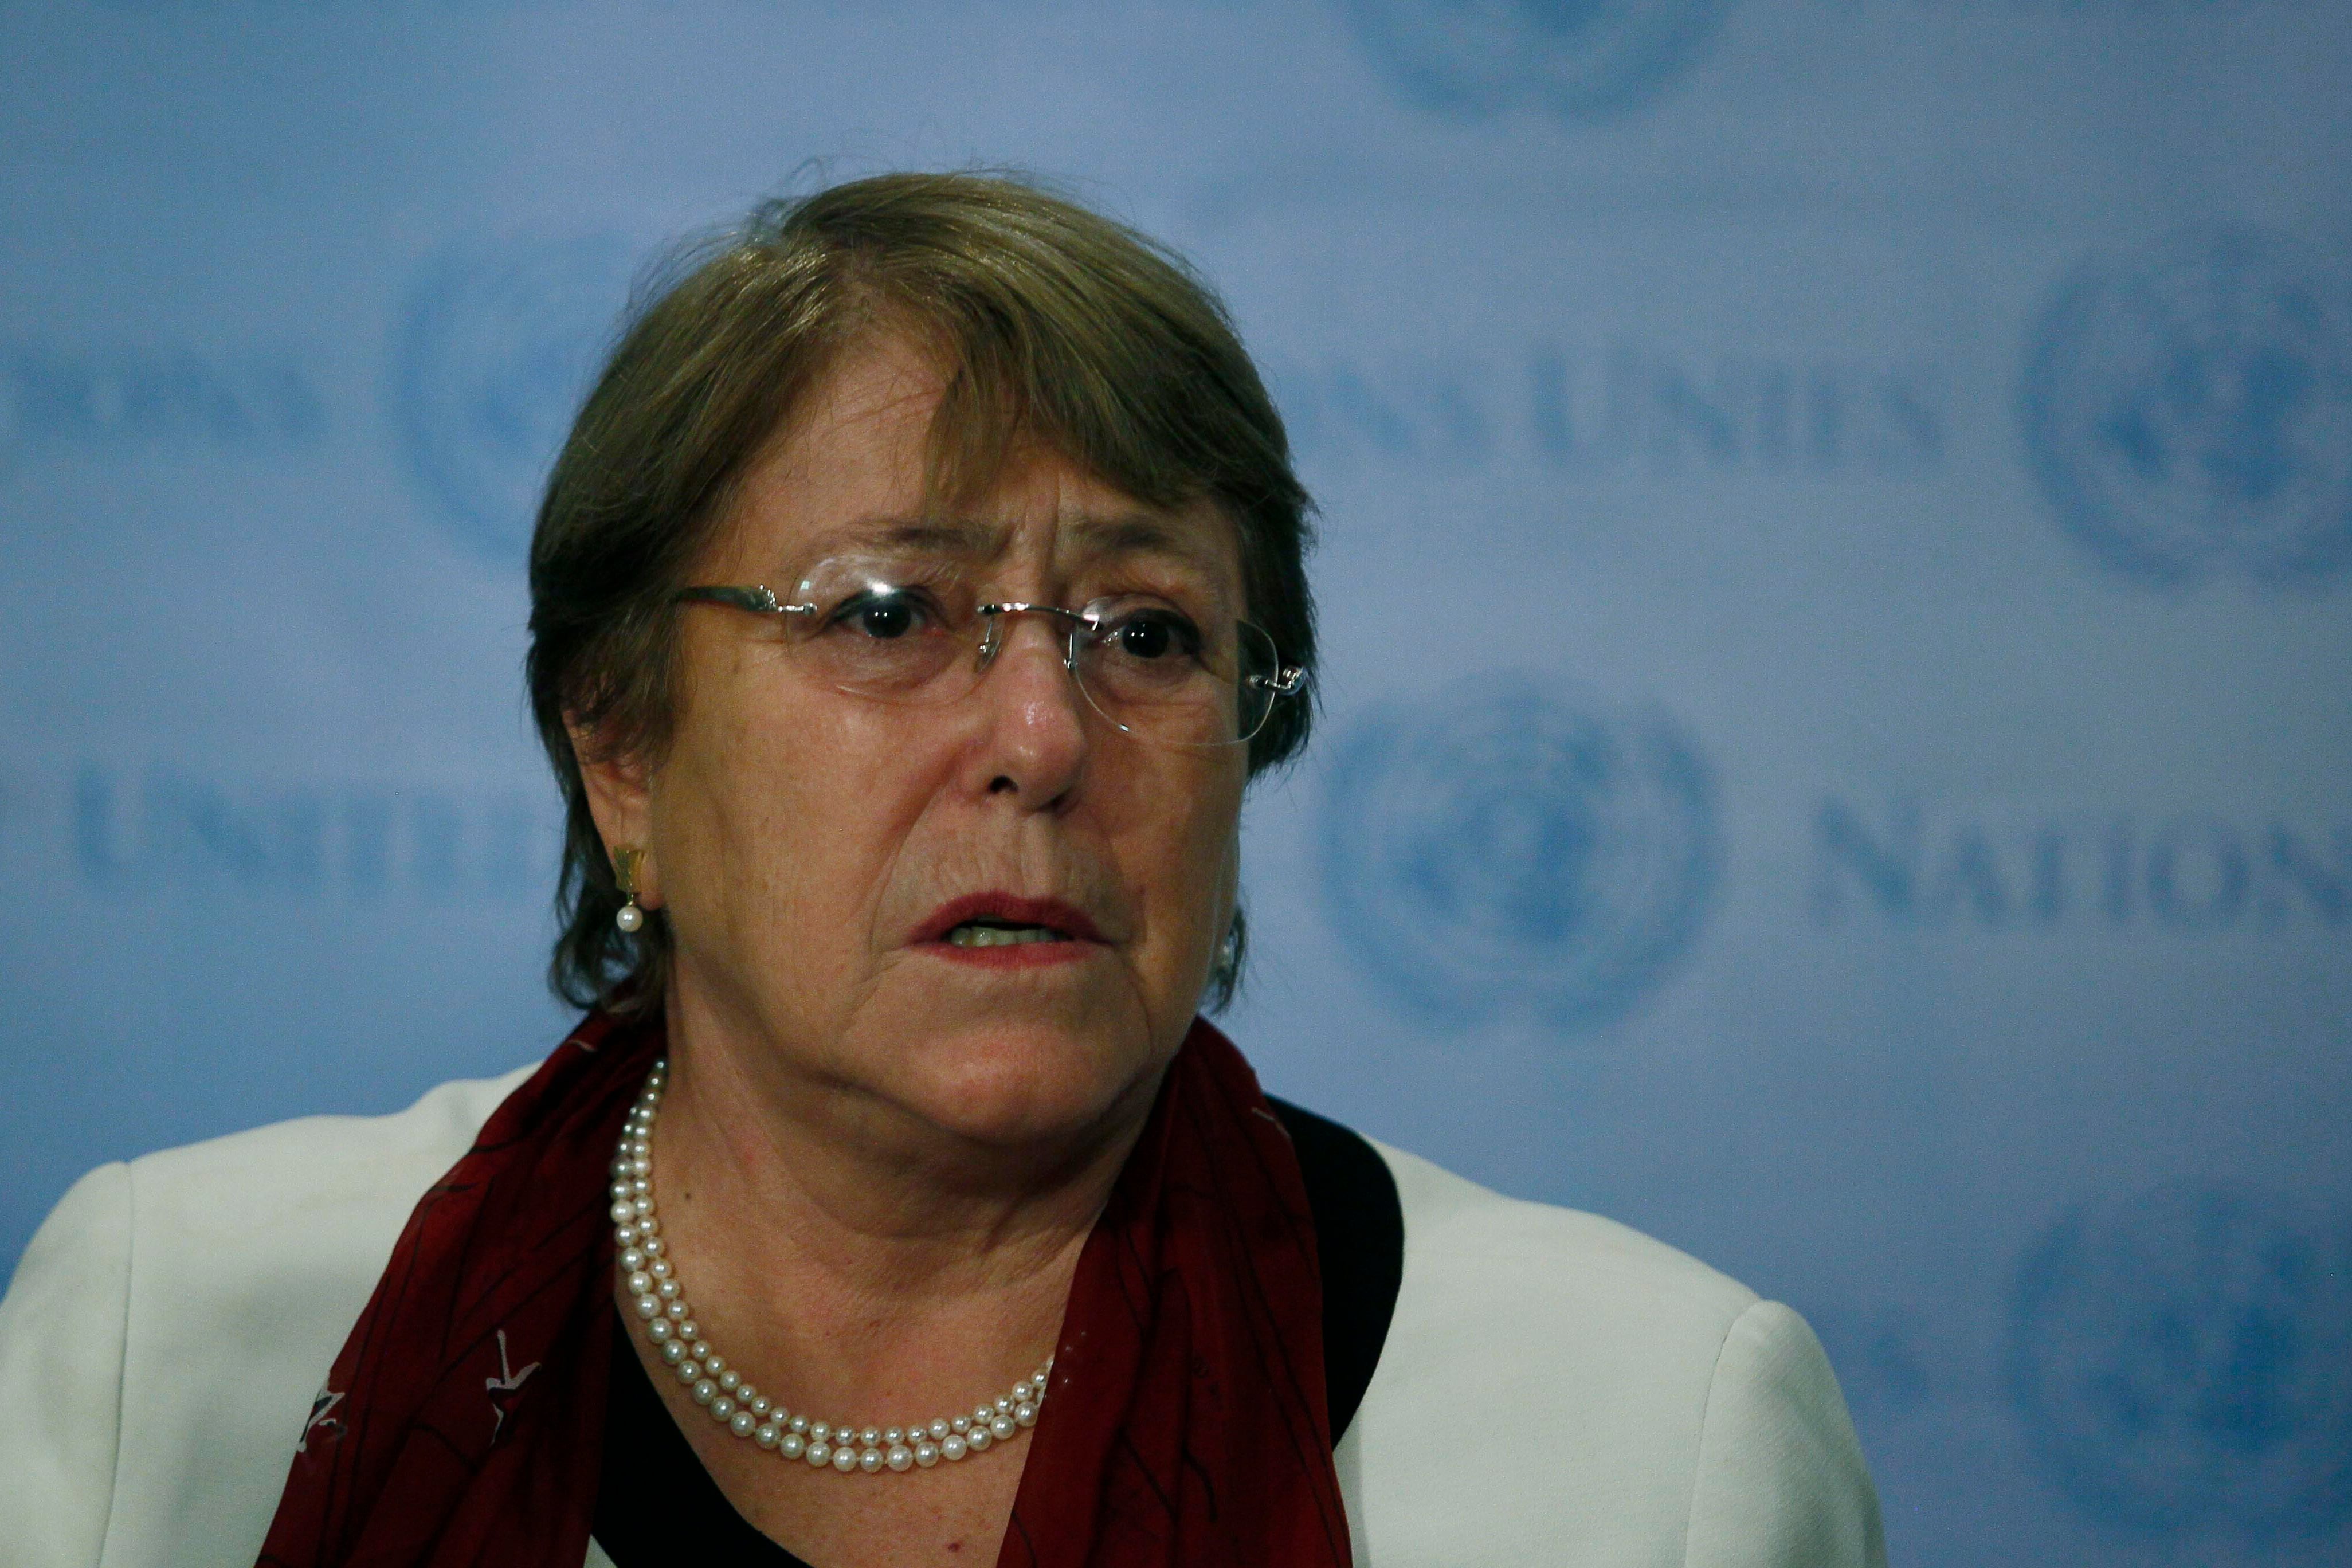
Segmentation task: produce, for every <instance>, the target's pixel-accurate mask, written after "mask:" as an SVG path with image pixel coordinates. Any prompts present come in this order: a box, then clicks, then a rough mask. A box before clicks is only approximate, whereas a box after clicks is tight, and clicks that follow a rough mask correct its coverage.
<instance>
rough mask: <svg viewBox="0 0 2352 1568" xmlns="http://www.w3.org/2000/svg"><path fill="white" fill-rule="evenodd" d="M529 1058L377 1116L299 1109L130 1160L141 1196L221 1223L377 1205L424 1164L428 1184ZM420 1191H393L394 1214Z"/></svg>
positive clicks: (510, 1088)
mask: <svg viewBox="0 0 2352 1568" xmlns="http://www.w3.org/2000/svg"><path fill="white" fill-rule="evenodd" d="M536 1068H537V1064H536V1063H534V1064H531V1065H530V1066H526V1067H521V1068H516V1069H515V1070H514V1071H512V1072H509V1073H504V1074H501V1075H500V1076H499V1077H497V1078H484V1079H455V1080H453V1081H451V1082H448V1083H445V1084H441V1085H438V1086H437V1087H436V1088H434V1089H427V1090H426V1091H425V1093H424V1094H423V1095H421V1096H420V1097H418V1099H417V1100H415V1102H414V1103H412V1104H411V1105H409V1106H408V1107H407V1108H406V1109H405V1110H396V1111H394V1112H392V1113H390V1114H389V1115H383V1116H304V1117H299V1118H297V1119H295V1120H293V1121H278V1122H272V1123H271V1124H269V1125H268V1126H266V1127H256V1128H253V1129H250V1130H249V1131H244V1132H232V1133H230V1134H228V1135H227V1136H226V1137H221V1138H210V1139H206V1140H205V1141H204V1142H200V1143H187V1144H183V1145H181V1146H180V1147H178V1148H176V1149H164V1150H161V1151H159V1152H155V1153H152V1154H146V1155H142V1156H141V1157H140V1158H139V1159H137V1160H134V1161H132V1162H131V1180H132V1182H133V1183H134V1184H135V1185H136V1186H137V1188H138V1189H139V1192H140V1195H141V1197H142V1200H144V1201H143V1202H142V1210H144V1209H146V1208H147V1207H148V1206H149V1205H159V1204H160V1205H163V1206H164V1207H165V1208H167V1209H168V1208H172V1207H176V1206H177V1205H176V1204H175V1203H174V1198H175V1195H178V1196H184V1199H185V1201H186V1202H188V1203H189V1204H191V1205H199V1206H202V1207H204V1208H205V1209H207V1210H209V1211H211V1212H212V1213H213V1215H215V1223H217V1224H218V1225H220V1226H228V1227H235V1226H251V1225H256V1224H258V1225H262V1226H275V1225H277V1224H278V1223H279V1222H281V1221H283V1220H285V1219H289V1218H296V1217H299V1215H302V1214H304V1213H307V1212H310V1211H313V1210H317V1209H320V1207H321V1206H331V1205H342V1204H354V1203H356V1204H360V1205H381V1204H382V1203H383V1202H385V1201H386V1199H387V1198H389V1197H391V1196H392V1195H393V1194H394V1192H396V1191H398V1190H400V1189H402V1188H404V1187H405V1185H406V1183H405V1182H404V1181H402V1180H401V1178H404V1177H407V1176H410V1175H412V1174H413V1173H415V1172H417V1171H420V1170H425V1168H426V1167H430V1170H429V1171H428V1172H427V1173H426V1175H425V1181H426V1182H427V1183H429V1182H430V1181H431V1179H432V1178H433V1177H434V1176H437V1175H439V1174H440V1173H442V1172H444V1171H446V1170H447V1169H448V1168H449V1167H450V1166H451V1165H453V1164H455V1163H457V1159H458V1157H459V1156H460V1155H462V1154H464V1153H465V1152H466V1151H467V1149H468V1148H470V1147H471V1146H472V1144H473V1141H474V1137H475V1135H476V1134H477V1133H478V1132H479V1131H481V1127H482V1123H483V1122H485V1121H488V1120H489V1117H490V1112H492V1111H493V1110H497V1109H498V1108H499V1103H500V1102H501V1101H503V1100H505V1099H506V1098H507V1096H508V1095H509V1094H511V1093H513V1092H514V1090H515V1088H516V1087H517V1086H518V1085H519V1084H520V1083H521V1082H522V1081H523V1079H526V1078H528V1077H530V1074H531V1073H532V1072H533V1071H534V1070H536ZM423 1192H424V1188H423V1186H418V1187H416V1188H415V1191H413V1192H408V1193H407V1194H406V1196H405V1197H404V1198H403V1199H401V1219H402V1221H403V1222H404V1223H405V1221H406V1219H407V1217H408V1208H409V1206H410V1205H414V1204H415V1201H416V1199H417V1197H418V1196H420V1195H421V1194H423Z"/></svg>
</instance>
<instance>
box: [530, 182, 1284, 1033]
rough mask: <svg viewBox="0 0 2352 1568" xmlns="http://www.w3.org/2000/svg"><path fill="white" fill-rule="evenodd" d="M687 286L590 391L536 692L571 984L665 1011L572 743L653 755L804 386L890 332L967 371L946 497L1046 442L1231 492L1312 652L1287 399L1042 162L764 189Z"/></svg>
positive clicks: (1185, 283)
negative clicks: (702, 617) (629, 920)
mask: <svg viewBox="0 0 2352 1568" xmlns="http://www.w3.org/2000/svg"><path fill="white" fill-rule="evenodd" d="M667 279H668V281H667V282H666V283H663V284H660V285H658V286H656V287H655V288H654V289H650V290H648V291H647V295H646V299H645V300H644V301H643V302H642V303H641V304H640V305H639V306H638V307H637V308H636V309H635V310H634V312H633V314H632V317H631V319H630V321H629V322H628V323H627V325H626V327H625V331H623V333H622V335H621V339H620V342H619V343H618V346H617V347H615V349H614V352H613V355H612V358H611V360H610V361H609V362H608V363H606V365H605V366H604V373H603V374H602V375H601V376H599V377H598V379H597V382H596V384H595V387H594V389H593V391H591V392H590V393H589V395H588V399H587V402H586V404H585V405H583V407H582V409H581V411H580V416H579V418H578V420H577V421H575V422H574V424H573V425H572V433H571V436H570V437H569V438H568V439H567V440H566V441H565V443H564V446H563V450H562V454H561V455H560V456H559V457H558V458H557V459H556V462H555V468H554V471H553V473H552V474H551V477H550V479H549V481H548V487H547V495H546V498H545V500H543V501H542V503H541V507H540V511H539V523H538V528H537V531H536V532H535V533H534V534H533V536H532V539H531V549H530V599H531V614H530V633H531V646H530V657H529V659H528V662H527V671H528V679H529V684H530V700H531V710H532V713H533V715H534V717H535V718H536V719H537V721H538V724H539V731H540V738H541V742H543V743H544V744H545V746H546V747H547V753H548V757H549V760H550V761H551V763H553V764H554V768H555V774H556V779H557V782H558V784H560V785H561V787H562V794H563V803H564V813H565V819H564V844H563V867H562V877H561V879H559V881H558V884H557V889H556V914H557V918H558V921H559V922H560V924H561V925H562V933H561V934H560V935H559V936H558V937H557V939H556V943H555V955H554V961H553V963H552V964H551V969H550V975H549V978H550V982H551V984H552V985H553V987H554V989H555V991H556V994H558V995H560V996H562V997H563V998H565V999H566V1000H568V1001H570V1002H572V1003H573V1004H575V1005H581V1006H592V1005H605V1006H618V1007H620V1008H623V1009H625V1010H627V1011H633V1012H634V1011H646V1010H650V1009H652V1008H655V1007H656V1006H658V1005H659V1004H660V1002H661V1000H662V997H663V994H664V992H665V991H666V989H667V983H668V977H669V961H670V933H669V928H668V923H667V921H666V920H664V919H663V918H662V917H661V916H660V914H659V913H658V911H654V912H650V913H649V915H648V918H647V919H646V922H645V924H644V926H643V927H642V928H641V929H640V931H638V933H637V934H636V935H635V937H634V938H632V937H627V936H625V935H623V934H622V933H621V932H620V931H619V930H618V929H617V928H616V927H615V926H614V919H613V917H614V913H615V912H616V911H617V910H619V909H620V908H621V905H622V904H623V902H624V901H625V900H624V899H623V897H622V894H621V892H620V889H619V888H618V887H617V886H616V885H615V883H614V875H613V867H612V863H611V861H610V860H609V859H608V858H607V857H606V855H605V851H604V841H603V839H602V838H601V837H600V836H599V835H598V833H597V831H596V824H595V821H594V818H593V816H591V815H590V812H589V808H588V795H587V791H586V788H585V786H584V785H583V782H582V777H581V770H580V761H579V758H578V757H577V756H576V755H575V754H574V752H573V736H574V734H575V733H584V734H593V735H594V736H596V737H597V738H598V739H597V744H598V746H599V747H600V748H601V749H604V750H605V751H606V752H608V753H609V754H616V755H626V754H632V753H635V754H642V755H656V756H657V755H658V754H659V752H660V750H661V748H662V747H663V745H664V744H666V743H667V739H668V725H669V722H670V719H671V715H672V712H673V702H674V699H675V692H676V680H675V677H676V668H675V664H676V658H677V651H676V650H677V609H676V607H675V605H674V604H673V597H674V595H676V593H677V590H678V589H679V588H680V587H682V586H684V585H685V580H686V579H685V574H686V573H687V571H688V569H689V568H690V566H691V564H692V563H694V562H695V561H696V560H697V559H698V558H699V556H700V555H701V553H702V552H703V550H704V548H705V546H706V545H707V543H708V542H709V535H710V533H711V531H712V530H713V529H714V528H715V527H717V526H718V524H719V521H720V520H722V519H723V518H724V517H725V516H726V515H727V513H728V511H729V510H730V502H731V500H732V496H733V489H734V484H735V481H736V480H737V479H738V478H739V477H740V475H741V473H742V472H743V470H744V469H745V468H746V467H747V466H748V465H749V463H750V462H751V459H752V458H753V457H754V456H755V455H756V454H757V453H759V452H760V451H761V449H762V448H763V447H766V446H767V445H768V444H769V443H770V442H771V441H772V440H773V439H774V438H775V437H777V436H778V434H779V433H780V432H781V431H782V429H783V428H784V427H785V426H786V424H787V422H788V421H789V420H790V419H791V417H792V416H793V411H794V408H795V405H796V404H797V402H798V400H799V398H800V397H801V395H803V393H804V392H806V391H807V390H808V389H809V388H810V387H811V386H812V385H813V384H814V383H815V382H816V381H817V380H818V379H819V378H820V377H821V376H822V375H823V374H824V373H825V371H826V370H828V369H829V368H830V367H831V365H832V364H833V363H834V362H835V359H836V358H837V357H838V356H839V354H840V353H842V351H843V350H844V349H845V348H846V347H848V346H849V345H851V344H853V343H855V342H858V341H859V340H860V339H861V338H864V337H866V336H868V335H870V334H872V333H874V332H876V331H898V332H904V333H907V334H908V335H910V336H912V337H913V338H914V339H915V340H916V341H917V342H920V343H921V344H923V345H924V346H925V347H927V348H929V349H930V350H931V351H932V352H933V353H935V354H936V355H937V356H938V359H939V361H940V365H941V367H942V370H943V373H944V374H945V375H946V377H947V382H946V387H945V391H944V393H943V395H942V400H941V402H940V408H939V412H938V414H937V416H935V417H934V419H933V422H932V426H931V431H930V437H929V440H930V449H931V450H930V468H931V475H930V484H931V489H932V490H933V493H934V494H935V495H938V496H940V497H941V498H944V499H953V500H962V499H968V498H971V497H973V496H977V495H980V494H983V493H985V491H986V489H987V488H988V487H989V486H990V485H991V484H992V482H993V480H994V479H995V478H996V476H997V474H998V472H999V471H1000V470H1001V468H1003V464H1004V463H1005V462H1006V460H1007V459H1008V458H1009V457H1010V456H1011V455H1012V454H1013V451H1014V449H1015V448H1016V447H1018V446H1019V445H1021V444H1023V443H1034V444H1037V445H1041V446H1043V447H1047V448H1049V449H1051V450H1053V451H1055V452H1056V453H1057V454H1059V455H1060V456H1062V457H1064V458H1066V459H1067V460H1069V461H1071V462H1073V463H1075V464H1076V465H1078V466H1079V467H1081V468H1086V469H1087V470H1088V471H1090V472H1091V473H1093V474H1094V475H1096V476H1097V477H1098V478H1100V479H1103V480H1104V481H1106V482H1108V483H1109V484H1112V485H1115V486H1116V487H1118V489H1122V490H1125V491H1126V492H1128V493H1129V494H1130V495H1132V496H1134V497H1135V498H1136V499H1137V500H1141V501H1143V502H1145V503H1147V504H1149V505H1154V506H1162V507H1169V508H1176V507H1181V506H1184V505H1188V504H1192V503H1193V502H1196V501H1199V500H1209V501H1211V502H1213V503H1214V504H1215V505H1217V506H1218V507H1219V508H1220V509H1221V510H1223V511H1224V512H1225V513H1226V515H1228V516H1229V517H1231V518H1232V520H1233V521H1234V525H1235V527H1236V528H1237V530H1238V531H1239V533H1240V538H1241V548H1242V571H1243V583H1244V592H1245V593H1246V595H1247V602H1248V606H1249V609H1248V613H1249V616H1250V618H1251V619H1253V620H1255V621H1256V622H1257V623H1258V624H1259V625H1261V626H1264V627H1265V629H1266V630H1267V631H1268V632H1269V633H1270V634H1272V636H1273V637H1274V641H1275V646H1276V648H1277V649H1278V650H1279V652H1280V655H1281V658H1282V659H1283V661H1284V662H1285V663H1286V664H1295V665H1299V666H1302V667H1304V668H1307V669H1309V670H1311V669H1312V668H1314V662H1315V612H1314V603H1313V600H1312V597H1311V596H1310V595H1309V593H1308V591H1307V574H1306V566H1305V556H1306V552H1307V547H1308V544H1309V542H1310V539H1311V532H1310V528H1309V523H1308V512H1309V510H1310V503H1309V501H1308V499H1307V492H1306V490H1305V489H1304V488H1303V487H1302V486H1301V485H1300V484H1299V482H1298V479H1297V476H1296V475H1295V474H1294V473H1293V472H1292V470H1291V463H1290V448H1289V442H1288V438H1287V437H1286V435H1285V433H1284V430H1283V426H1282V419H1281V416H1279V415H1278V414H1276V411H1275V406H1274V402H1273V400H1272V398H1270V397H1269V396H1268V395H1267V394H1266V390H1265V384H1264V383H1263V382H1262V381H1261V380H1260V378H1259V376H1258V374H1257V371H1256V369H1255V366H1254V365H1253V364H1252V363H1250V359H1249V355H1248V353H1246V351H1244V349H1243V347H1242V344H1241V339H1240V337H1239V335H1238V334H1237V333H1236V332H1235V331H1234V325H1233V322H1232V320H1231V318H1230V317H1229V316H1228V315H1227V314H1226V312H1225V310H1224V307H1223V305H1222V304H1221V303H1220V302H1219V301H1218V300H1217V298H1216V296H1215V295H1214V294H1213V292H1212V291H1211V290H1210V289H1209V288H1208V287H1207V285H1206V284H1204V283H1203V282H1202V279H1200V278H1199V276H1198V275H1197V274H1195V273H1194V272H1193V271H1192V268H1190V267H1189V266H1188V265H1187V264H1186V263H1185V262H1184V261H1183V259H1182V258H1180V257H1178V256H1177V255H1175V254H1174V253H1173V252H1171V251H1170V250H1169V249H1168V248H1166V247H1163V246H1160V245H1159V244H1157V243H1155V242H1154V241H1152V240H1150V239H1149V238H1146V237H1144V236H1142V235H1139V234H1138V233H1136V232H1135V231H1134V230H1132V229H1130V228H1128V227H1126V226H1122V225H1120V224H1118V223H1115V222H1113V221H1111V220H1110V219H1108V218H1106V217H1104V216H1100V215H1099V214H1097V213H1094V212H1091V211H1088V210H1087V208H1086V207H1084V206H1081V205H1078V204H1076V202H1073V201H1070V200H1068V199H1066V198H1065V197H1063V196H1060V195H1055V194H1054V193H1052V192H1050V191H1047V190H1045V189H1044V188H1042V187H1040V186H1039V185H1038V184H1034V183H1033V182H1031V181H1029V180H1027V179H1025V178H1016V177H1011V176H1006V175H1001V174H885V175H880V176H877V177H874V178H871V179H863V180H856V181H852V182H850V183H848V184H839V185H835V186H833V187H832V188H830V189H827V190H823V191H819V192H818V193H816V194H815V195H809V196H803V197H795V198H792V199H788V200H781V201H775V202H771V203H768V204H766V205H762V206H761V207H760V208H759V209H758V210H757V211H756V212H754V213H753V214H752V216H751V218H750V219H749V220H748V221H747V222H746V223H744V224H743V225H742V226H740V227H738V228H735V229H732V230H730V231H729V232H728V233H726V234H725V235H723V236H721V237H719V238H717V239H715V240H709V241H705V242H703V243H701V244H698V245H696V246H692V247H688V248H687V249H686V250H684V251H682V252H680V253H679V254H678V256H677V258H674V259H673V261H672V262H671V263H670V265H669V267H668V268H667ZM1311 689H1312V688H1311V686H1310V691H1311ZM1308 709H1309V703H1308V702H1305V701H1301V702H1288V703H1283V704H1279V705H1277V707H1276V710H1275V713H1274V716H1273V718H1272V719H1271V720H1270V721H1268V722H1267V724H1266V727H1265V730H1264V731H1260V733H1259V734H1258V736H1257V737H1256V739H1255V740H1254V741H1253V742H1251V743H1250V758H1249V762H1250V773H1251V775H1252V776H1253V777H1255V776H1256V774H1258V773H1261V772H1263V771H1264V770H1265V769H1266V768H1268V767H1271V766H1274V765H1276V763H1282V762H1286V761H1287V760H1288V759H1290V758H1292V757H1294V756H1296V755H1297V753H1298V752H1299V751H1300V749H1301V748H1302V747H1304V745H1305V744H1306V742H1307V729H1308V724H1309V721H1310V718H1311V715H1310V713H1309V710H1308ZM1242 932H1243V925H1242V921H1241V920H1240V917H1239V915H1238V913H1237V914H1236V916H1235V921H1234V936H1233V940H1232V942H1229V943H1228V945H1227V947H1226V948H1225V949H1224V951H1223V952H1221V953H1220V955H1219V959H1218V963H1217V966H1216V970H1215V973H1214V974H1213V978H1212V982H1211V998H1210V1000H1211V1004H1212V1005H1221V1004H1222V1003H1223V1002H1224V1001H1226V1000H1229V999H1230V997H1231V995H1232V992H1233V987H1234V982H1235V979H1236V976H1237V973H1238V968H1239V962H1240V942H1241V936H1242Z"/></svg>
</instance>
